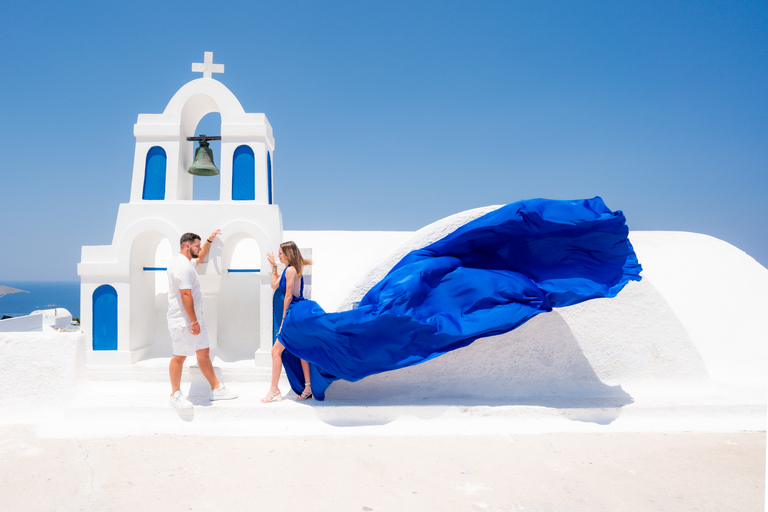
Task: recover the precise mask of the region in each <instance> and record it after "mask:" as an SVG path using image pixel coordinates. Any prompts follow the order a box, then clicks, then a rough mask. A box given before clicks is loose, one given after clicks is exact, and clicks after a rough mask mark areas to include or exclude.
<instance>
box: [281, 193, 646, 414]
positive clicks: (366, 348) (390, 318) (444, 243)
mask: <svg viewBox="0 0 768 512" xmlns="http://www.w3.org/2000/svg"><path fill="white" fill-rule="evenodd" d="M628 232H629V230H628V228H627V226H626V222H625V218H624V215H623V214H622V213H621V212H620V211H616V212H612V211H611V210H609V209H608V207H607V206H606V205H605V204H604V203H603V200H602V199H601V198H599V197H595V198H593V199H585V200H575V201H558V200H546V199H532V200H526V201H520V202H516V203H512V204H509V205H506V206H503V207H501V208H499V209H497V210H494V211H492V212H490V213H487V214H485V215H483V216H482V217H479V218H477V219H475V220H473V221H471V222H468V223H467V224H465V225H463V226H461V227H460V228H458V229H456V230H455V231H454V232H453V233H451V234H449V235H447V236H445V237H444V238H442V239H441V240H439V241H437V242H435V243H433V244H430V245H428V246H427V247H424V248H422V249H418V250H415V251H411V252H410V253H408V254H407V255H406V256H405V257H404V258H403V259H402V260H400V262H399V263H397V265H395V267H394V268H392V270H390V271H389V273H388V274H387V275H386V276H385V277H384V279H382V280H381V281H380V282H379V283H378V284H376V285H375V286H374V287H373V288H371V290H370V291H368V293H367V294H366V295H365V296H364V297H363V299H362V300H361V301H360V304H359V306H358V307H357V308H356V309H353V310H350V311H343V312H339V313H326V312H325V311H323V309H322V308H321V307H320V306H319V305H318V304H317V303H316V302H313V301H311V300H302V301H300V302H298V303H296V304H294V305H292V306H291V308H290V310H289V312H288V315H287V316H286V318H285V321H284V322H283V329H282V332H281V333H280V335H279V336H278V337H279V339H280V341H281V342H282V343H283V345H285V347H286V352H290V353H291V354H292V355H293V356H296V357H300V358H302V359H304V360H306V361H309V362H310V369H311V382H312V392H313V393H314V396H315V398H316V399H318V400H323V399H324V397H325V390H326V388H327V387H328V386H329V385H330V384H331V383H332V382H333V381H334V380H336V379H345V380H348V381H356V380H360V379H362V378H364V377H367V376H368V375H373V374H375V373H380V372H384V371H388V370H394V369H397V368H402V367H405V366H411V365H415V364H418V363H422V362H424V361H427V360H429V359H432V358H434V357H437V356H439V355H441V354H444V353H446V352H448V351H450V350H455V349H457V348H460V347H464V346H466V345H469V344H470V343H472V342H473V341H474V340H476V339H478V338H482V337H486V336H492V335H496V334H501V333H504V332H507V331H510V330H512V329H514V328H516V327H518V326H520V325H521V324H523V323H524V322H526V321H527V320H529V319H530V318H532V317H533V316H535V315H537V314H539V313H542V312H546V311H551V310H552V308H555V307H565V306H569V305H572V304H577V303H579V302H583V301H585V300H588V299H592V298H597V297H614V296H615V295H616V294H617V293H619V291H621V289H622V288H623V287H624V285H626V283H627V282H629V281H630V280H636V281H639V280H640V279H641V278H640V275H639V274H640V271H641V270H642V268H641V266H640V264H639V263H638V261H637V257H636V256H635V252H634V250H633V248H632V245H631V244H630V242H629V239H628V238H627V235H628ZM281 311H282V308H281ZM291 372H294V370H291V369H290V368H289V367H288V366H286V373H291ZM294 373H295V372H294ZM297 376H301V377H300V379H303V373H302V372H301V367H300V366H299V370H298V374H294V376H293V380H296V377H297ZM289 378H291V377H290V376H289ZM299 382H300V380H299ZM292 387H293V386H292ZM301 389H303V386H301V387H300V388H298V391H297V389H296V388H294V391H297V392H300V391H301Z"/></svg>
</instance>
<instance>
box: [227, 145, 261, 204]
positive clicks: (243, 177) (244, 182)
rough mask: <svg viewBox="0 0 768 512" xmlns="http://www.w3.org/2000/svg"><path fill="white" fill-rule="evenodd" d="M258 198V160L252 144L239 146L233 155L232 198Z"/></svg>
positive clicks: (242, 199)
mask: <svg viewBox="0 0 768 512" xmlns="http://www.w3.org/2000/svg"><path fill="white" fill-rule="evenodd" d="M254 199H256V160H255V159H254V157H253V149H251V147H250V146H246V145H243V146H238V147H237V149H235V154H234V156H233V157H232V200H233V201H253V200H254Z"/></svg>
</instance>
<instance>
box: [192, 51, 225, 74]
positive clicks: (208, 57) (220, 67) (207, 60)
mask: <svg viewBox="0 0 768 512" xmlns="http://www.w3.org/2000/svg"><path fill="white" fill-rule="evenodd" d="M192 71H194V72H195V73H202V74H203V78H211V74H213V73H223V72H224V64H214V63H213V52H205V54H204V59H203V63H202V64H201V63H199V62H193V63H192Z"/></svg>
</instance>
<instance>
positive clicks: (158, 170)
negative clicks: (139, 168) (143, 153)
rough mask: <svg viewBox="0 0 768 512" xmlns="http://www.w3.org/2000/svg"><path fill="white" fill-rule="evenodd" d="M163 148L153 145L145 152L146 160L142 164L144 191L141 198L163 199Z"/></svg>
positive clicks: (164, 162) (164, 159)
mask: <svg viewBox="0 0 768 512" xmlns="http://www.w3.org/2000/svg"><path fill="white" fill-rule="evenodd" d="M165 164H166V157H165V150H164V149H163V148H161V147H160V146H153V147H152V148H150V150H149V151H148V152H147V162H146V164H145V165H144V191H143V193H142V194H141V198H142V199H150V200H158V199H159V200H163V199H165V166H166V165H165Z"/></svg>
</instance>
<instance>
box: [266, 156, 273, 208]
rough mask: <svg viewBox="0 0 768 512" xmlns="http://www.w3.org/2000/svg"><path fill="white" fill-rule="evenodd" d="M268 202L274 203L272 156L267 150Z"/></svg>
mask: <svg viewBox="0 0 768 512" xmlns="http://www.w3.org/2000/svg"><path fill="white" fill-rule="evenodd" d="M267 196H268V202H267V204H272V157H271V156H270V153H269V151H267Z"/></svg>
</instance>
